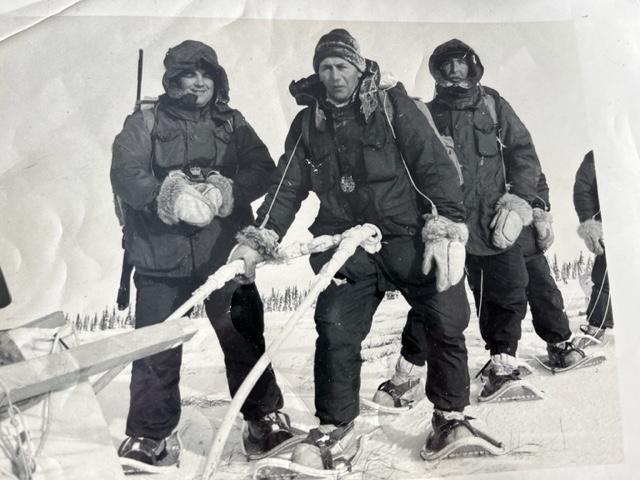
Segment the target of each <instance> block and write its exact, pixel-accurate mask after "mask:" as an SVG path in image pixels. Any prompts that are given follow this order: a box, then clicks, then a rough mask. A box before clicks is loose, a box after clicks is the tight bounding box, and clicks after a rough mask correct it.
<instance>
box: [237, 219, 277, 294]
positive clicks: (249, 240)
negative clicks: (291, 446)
mask: <svg viewBox="0 0 640 480" xmlns="http://www.w3.org/2000/svg"><path fill="white" fill-rule="evenodd" d="M236 240H237V241H238V244H237V245H236V246H235V247H234V248H233V250H231V254H230V255H229V259H228V260H227V263H230V262H233V261H235V260H242V261H243V262H244V274H243V275H239V276H237V277H236V278H235V280H236V282H238V283H240V284H243V285H246V284H249V283H253V282H254V281H255V277H256V265H258V263H260V262H262V261H265V260H274V259H276V258H278V234H277V233H276V232H274V231H273V230H269V229H268V228H257V227H254V226H252V225H249V226H248V227H245V228H243V229H242V230H240V232H238V234H237V235H236Z"/></svg>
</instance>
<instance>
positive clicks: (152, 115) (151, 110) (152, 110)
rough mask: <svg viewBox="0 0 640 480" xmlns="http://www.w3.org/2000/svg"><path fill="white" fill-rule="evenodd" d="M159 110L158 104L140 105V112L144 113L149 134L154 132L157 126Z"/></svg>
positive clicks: (143, 116)
mask: <svg viewBox="0 0 640 480" xmlns="http://www.w3.org/2000/svg"><path fill="white" fill-rule="evenodd" d="M157 110H158V102H155V103H145V104H142V105H140V111H141V112H142V118H143V120H144V125H145V126H146V127H147V130H148V131H149V134H151V133H152V132H153V129H154V127H155V126H156V116H157V115H156V113H157Z"/></svg>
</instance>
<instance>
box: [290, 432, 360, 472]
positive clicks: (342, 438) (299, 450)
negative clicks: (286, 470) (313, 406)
mask: <svg viewBox="0 0 640 480" xmlns="http://www.w3.org/2000/svg"><path fill="white" fill-rule="evenodd" d="M353 426H354V424H353V422H349V423H348V424H346V425H341V426H338V427H336V426H335V425H320V426H319V427H318V428H314V429H312V430H311V431H310V432H309V434H308V435H307V438H305V439H304V440H303V441H302V443H300V444H298V445H297V446H296V448H295V450H294V451H293V454H292V455H291V461H292V462H293V463H297V464H299V465H303V466H305V467H309V468H315V469H317V470H335V469H338V468H341V467H346V468H349V467H350V466H351V461H352V460H353V458H354V457H355V456H356V453H357V452H358V441H357V439H356V433H355V431H354V428H353Z"/></svg>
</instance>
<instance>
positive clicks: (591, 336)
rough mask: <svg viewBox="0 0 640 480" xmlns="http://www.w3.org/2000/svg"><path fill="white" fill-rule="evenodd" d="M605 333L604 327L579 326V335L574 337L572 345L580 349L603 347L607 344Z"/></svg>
mask: <svg viewBox="0 0 640 480" xmlns="http://www.w3.org/2000/svg"><path fill="white" fill-rule="evenodd" d="M605 331H606V328H605V327H599V326H596V325H589V324H586V325H580V333H576V334H575V335H574V337H573V344H574V346H576V347H577V348H580V349H585V348H587V347H593V346H598V347H604V346H605V345H606V343H607V338H606V336H605Z"/></svg>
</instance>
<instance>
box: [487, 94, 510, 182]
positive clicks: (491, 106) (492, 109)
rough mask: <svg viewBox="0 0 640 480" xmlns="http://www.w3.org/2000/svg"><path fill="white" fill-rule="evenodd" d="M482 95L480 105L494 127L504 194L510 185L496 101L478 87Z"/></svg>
mask: <svg viewBox="0 0 640 480" xmlns="http://www.w3.org/2000/svg"><path fill="white" fill-rule="evenodd" d="M480 89H481V90H480V91H481V94H482V103H484V105H485V106H486V107H487V110H488V111H489V116H490V117H491V121H492V122H493V124H494V125H495V127H496V141H497V142H498V150H499V151H500V161H501V162H502V174H503V178H504V189H505V192H506V193H509V191H510V190H511V184H509V182H508V181H507V165H506V163H505V161H504V143H502V128H501V127H500V122H499V121H498V113H497V112H496V99H495V98H494V97H493V95H491V94H489V93H487V92H486V91H485V89H484V88H482V87H480Z"/></svg>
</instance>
